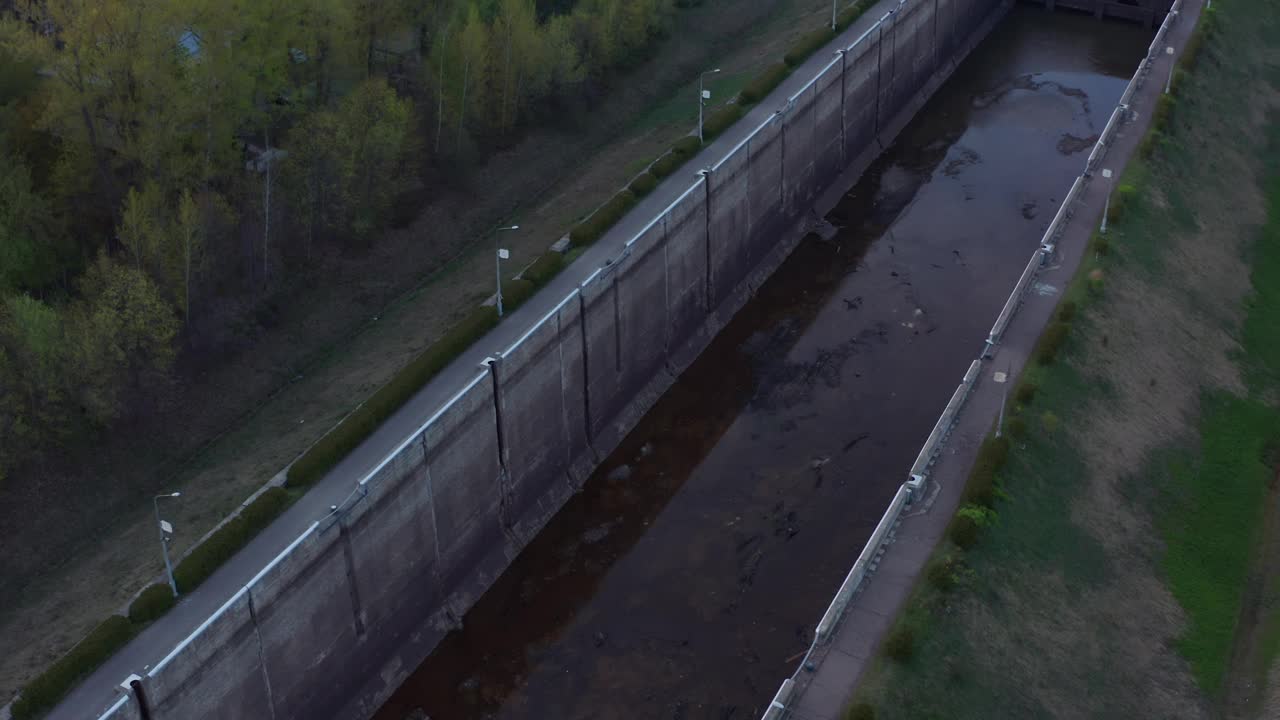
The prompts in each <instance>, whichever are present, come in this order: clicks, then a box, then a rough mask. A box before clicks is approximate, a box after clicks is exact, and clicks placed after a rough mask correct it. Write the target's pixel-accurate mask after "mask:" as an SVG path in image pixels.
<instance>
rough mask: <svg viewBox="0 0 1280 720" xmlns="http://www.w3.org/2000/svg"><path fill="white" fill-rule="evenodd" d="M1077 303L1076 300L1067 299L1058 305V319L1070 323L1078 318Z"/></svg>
mask: <svg viewBox="0 0 1280 720" xmlns="http://www.w3.org/2000/svg"><path fill="white" fill-rule="evenodd" d="M1076 310H1077V308H1076V303H1075V301H1074V300H1067V301H1065V302H1063V303H1062V304H1061V305H1059V306H1058V319H1059V320H1061V321H1062V322H1066V323H1069V322H1071V321H1072V320H1075V319H1076Z"/></svg>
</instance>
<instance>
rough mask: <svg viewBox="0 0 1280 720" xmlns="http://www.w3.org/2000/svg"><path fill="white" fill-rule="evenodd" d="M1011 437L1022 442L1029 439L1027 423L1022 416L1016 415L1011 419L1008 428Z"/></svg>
mask: <svg viewBox="0 0 1280 720" xmlns="http://www.w3.org/2000/svg"><path fill="white" fill-rule="evenodd" d="M1006 429H1007V430H1008V433H1009V437H1011V438H1013V439H1014V440H1022V439H1024V438H1026V437H1027V421H1026V420H1025V419H1023V417H1022V416H1021V415H1014V416H1013V417H1011V418H1009V423H1008V427H1007V428H1006Z"/></svg>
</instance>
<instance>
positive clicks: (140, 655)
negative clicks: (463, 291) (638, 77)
mask: <svg viewBox="0 0 1280 720" xmlns="http://www.w3.org/2000/svg"><path fill="white" fill-rule="evenodd" d="M896 5H897V0H881V1H880V2H879V3H878V4H877V5H876V7H874V8H872V9H871V10H870V11H868V12H867V13H866V14H865V15H863V17H862V18H860V19H859V20H858V22H856V23H854V24H853V26H852V27H850V28H849V29H847V30H845V31H844V32H843V33H841V35H840V37H838V38H837V39H836V40H834V41H832V42H831V43H830V44H829V45H828V46H827V48H825V49H823V50H820V51H818V52H817V53H814V55H813V57H811V58H809V60H808V62H806V63H805V64H804V65H803V66H801V67H800V68H798V69H797V70H796V71H795V72H793V73H792V74H791V76H790V77H789V78H787V80H786V81H784V82H783V83H782V84H781V85H780V86H779V87H778V88H777V89H775V90H774V91H773V92H772V93H770V94H769V96H768V97H767V98H766V99H765V100H764V101H763V102H761V103H759V104H758V105H756V106H755V107H754V108H752V109H751V110H750V111H748V112H747V114H746V116H745V117H744V118H743V119H741V120H739V121H738V122H737V123H736V124H735V125H734V126H733V127H732V128H730V129H729V130H728V131H726V132H725V133H724V134H723V135H721V136H720V137H719V138H717V139H716V140H715V141H714V142H711V143H710V144H708V145H707V147H706V148H704V149H703V151H702V152H701V153H699V154H698V156H697V157H695V158H694V159H693V160H691V161H690V162H689V163H688V164H686V165H685V166H684V167H683V168H682V169H680V170H679V171H677V172H676V173H675V174H674V175H673V176H671V177H669V178H667V179H666V180H664V181H663V182H662V183H661V184H659V185H658V187H657V188H656V189H655V190H654V191H653V192H652V193H650V194H649V195H648V196H647V197H646V198H645V199H644V200H642V201H641V202H640V203H639V204H638V205H637V206H636V207H635V208H634V209H632V211H631V212H629V213H627V215H626V216H625V217H624V218H623V219H622V220H621V221H620V222H619V223H618V224H617V225H615V226H614V227H613V229H612V230H610V231H609V232H608V233H606V234H605V236H604V237H602V238H601V239H600V240H599V241H597V242H596V243H595V244H594V245H592V246H591V247H590V248H588V249H587V251H586V252H585V253H583V255H582V256H581V257H580V258H578V259H577V260H576V261H575V262H574V263H573V265H571V266H569V267H568V268H567V269H565V270H564V272H562V273H560V274H559V275H558V276H556V277H555V278H554V279H553V280H552V281H551V283H550V284H549V285H548V286H547V287H545V288H543V289H542V290H541V291H539V292H538V293H537V294H536V295H534V297H532V298H530V299H529V300H528V301H527V302H526V303H525V304H524V305H522V306H521V307H520V308H519V309H517V310H516V311H515V312H512V313H510V314H509V315H508V316H507V318H506V319H505V320H504V321H503V322H502V323H501V324H500V325H499V326H498V327H497V328H495V329H494V330H493V331H492V332H490V333H489V334H488V335H486V336H485V337H484V338H482V339H481V340H480V341H478V342H477V343H476V344H475V345H474V346H472V347H471V348H470V349H468V350H467V351H466V352H464V353H463V354H462V355H461V356H460V357H458V359H457V360H455V361H454V362H453V363H451V364H450V365H449V366H448V367H447V368H445V369H444V370H443V371H442V372H441V373H440V374H439V375H437V376H436V377H435V378H434V379H433V380H432V381H431V382H430V383H428V384H427V386H426V387H424V388H423V389H422V390H421V391H419V392H418V394H417V395H415V396H414V397H413V398H412V399H411V400H410V401H409V402H408V403H406V404H405V406H404V407H402V408H401V409H400V410H399V411H398V412H397V413H395V414H394V415H393V416H392V417H391V418H390V419H388V420H387V422H386V423H384V424H383V425H382V427H380V428H379V429H378V430H377V432H375V433H374V434H373V435H372V436H371V437H370V438H369V439H367V440H366V441H365V442H364V443H363V444H361V445H360V447H358V448H356V450H355V451H354V452H352V453H351V455H349V456H348V457H347V458H346V459H345V460H343V461H342V462H341V463H340V464H339V465H338V466H337V467H335V468H334V469H333V470H332V471H331V472H329V474H328V475H326V476H325V477H324V478H322V479H321V480H320V481H319V482H317V483H316V485H315V486H314V487H313V488H312V489H311V490H310V491H309V492H308V493H307V494H306V495H305V496H304V497H303V498H301V499H300V500H299V501H298V502H297V503H296V504H294V505H293V506H292V507H290V508H289V509H288V510H287V511H286V512H285V513H284V514H283V515H281V516H280V517H279V518H278V519H277V520H276V521H275V522H274V523H272V525H271V526H270V527H268V528H266V529H265V530H263V531H262V532H261V533H260V534H259V535H258V536H257V537H256V538H254V540H253V541H252V542H250V543H249V544H248V545H247V546H246V547H245V548H244V549H242V550H241V551H240V552H239V553H238V554H236V556H235V557H233V558H232V559H231V560H230V561H228V562H227V563H226V564H225V565H223V566H222V567H221V568H220V569H219V570H218V571H217V572H215V573H214V574H213V575H212V576H211V577H210V578H209V579H208V580H206V581H205V582H204V584H202V585H201V586H200V587H199V588H197V589H196V590H195V591H194V592H192V593H190V594H188V595H186V596H185V597H183V598H182V600H181V602H179V604H178V606H177V607H175V608H174V609H173V610H172V611H170V612H169V613H168V614H167V615H165V616H164V617H163V618H161V619H160V620H158V621H157V622H155V623H154V624H153V625H151V626H150V627H148V628H147V629H146V630H144V631H143V632H142V633H141V634H139V635H138V636H137V637H136V638H134V639H133V641H132V642H130V643H129V644H128V645H126V646H125V647H124V648H123V649H122V650H121V651H120V652H118V653H117V654H116V655H115V656H113V657H112V658H111V659H110V660H108V661H107V662H106V663H104V664H103V665H102V667H100V668H99V669H98V670H97V671H96V672H94V673H93V674H92V675H90V676H89V677H88V678H87V679H86V680H85V681H84V683H82V684H81V685H80V686H79V687H77V688H76V689H75V690H73V691H72V692H71V693H70V694H69V695H68V696H67V697H66V698H65V699H64V700H63V701H62V703H60V704H59V705H58V706H57V707H56V708H55V709H54V710H53V711H52V712H51V713H50V714H49V715H48V718H49V720H96V718H97V717H98V715H99V714H100V713H101V712H102V710H104V709H105V708H106V707H107V706H108V705H110V703H111V702H112V701H113V700H114V698H115V697H116V691H117V685H118V684H119V683H120V682H121V681H122V680H124V678H126V677H128V676H129V675H130V674H131V673H139V674H142V671H143V669H144V668H146V667H148V666H149V665H150V664H151V663H155V662H157V661H159V660H160V659H161V658H162V657H164V656H165V655H166V654H167V653H168V652H169V650H170V649H172V648H173V647H174V646H175V645H177V644H178V643H179V642H180V641H182V640H183V639H184V638H186V637H187V636H188V635H190V634H191V633H192V632H193V631H194V630H195V629H196V628H197V627H198V626H199V625H200V623H202V622H204V620H205V619H206V618H208V617H209V616H210V615H212V614H213V613H214V612H215V611H216V610H217V609H218V608H219V607H221V606H222V605H223V604H224V603H225V602H226V601H227V600H228V599H229V598H230V597H231V596H232V595H233V594H235V593H236V592H237V591H238V590H239V589H240V588H241V587H243V586H244V585H245V584H246V583H248V582H249V580H250V579H252V578H253V576H254V575H256V574H257V573H258V571H259V570H261V569H262V567H263V566H265V565H266V564H267V563H268V562H270V561H271V560H272V559H273V558H275V557H276V555H278V554H279V553H280V552H281V551H283V550H284V549H285V547H286V546H288V545H289V543H291V542H292V541H293V540H294V539H295V538H297V537H298V535H300V534H301V533H302V532H303V531H304V530H306V529H307V527H308V526H310V524H311V523H312V522H314V521H316V520H318V519H320V518H322V517H323V516H324V515H325V514H326V513H327V512H328V511H329V507H330V506H331V505H337V504H339V503H341V502H342V501H343V499H344V498H346V497H347V496H348V495H349V494H350V493H351V491H352V490H353V489H354V488H355V485H356V483H357V482H358V481H359V480H360V479H361V478H362V477H364V476H365V474H366V473H368V472H369V471H370V470H371V469H372V468H373V467H374V466H376V465H377V464H378V463H379V462H381V461H382V459H383V458H384V457H386V456H387V455H388V454H389V453H390V452H391V451H392V450H393V449H394V448H395V447H396V446H397V445H398V444H399V443H400V442H401V441H402V440H404V438H405V437H408V436H409V435H410V434H412V433H413V432H415V431H417V430H418V428H420V427H421V426H422V424H423V423H424V422H425V421H426V419H427V418H429V417H430V416H431V415H432V414H433V413H434V412H435V411H436V410H437V409H438V408H440V407H441V406H443V405H444V404H445V402H447V401H448V399H449V398H450V397H452V396H453V395H454V394H455V393H456V392H457V390H458V389H459V388H461V387H462V385H463V384H464V383H465V382H466V381H468V380H470V379H471V378H472V377H473V376H474V375H475V374H476V372H477V368H478V367H479V366H480V363H481V361H483V360H484V359H485V358H486V357H487V356H489V355H490V354H491V353H492V352H494V351H496V350H499V349H501V348H506V347H508V346H510V345H511V343H513V342H514V341H515V340H516V339H518V338H519V337H520V336H521V335H523V334H524V332H525V331H526V330H527V329H528V328H530V327H531V326H533V324H534V323H536V322H537V321H538V320H539V319H541V318H542V317H543V316H544V315H546V313H547V312H549V311H550V310H551V309H552V308H553V307H555V306H556V305H557V304H558V303H559V302H560V301H561V300H563V299H564V297H565V296H566V295H567V294H568V293H569V292H571V291H572V290H573V289H574V288H575V287H577V285H578V283H579V282H581V280H582V279H584V278H585V277H587V275H589V274H590V273H591V272H592V271H594V270H595V269H597V268H599V267H601V266H603V265H604V264H605V261H606V260H611V259H613V258H616V257H617V256H618V255H619V254H621V251H622V248H623V245H624V244H625V243H626V242H627V241H628V240H630V239H631V238H632V237H633V236H634V235H635V234H636V233H637V232H638V231H640V230H641V229H642V228H644V226H645V225H646V224H647V223H648V222H649V220H650V219H652V218H653V217H655V216H656V215H658V214H660V213H661V212H662V211H663V210H664V209H665V208H666V207H667V206H668V205H670V204H671V203H672V202H674V201H675V200H676V198H678V197H679V196H680V195H681V194H682V193H684V192H685V191H686V190H688V189H689V186H690V185H691V184H692V183H693V182H694V180H695V174H696V171H697V169H698V168H701V167H707V166H710V165H713V164H714V163H715V161H716V160H719V159H720V158H721V157H723V156H724V155H725V154H726V153H728V152H729V151H730V150H732V149H733V148H734V147H735V146H737V144H738V143H739V142H740V141H742V140H743V139H744V138H745V137H746V136H747V134H748V133H749V132H751V130H753V129H754V128H756V127H757V126H758V125H760V124H761V123H762V122H764V120H765V119H766V118H767V117H768V116H769V115H771V114H773V112H774V110H776V109H778V108H780V107H782V106H783V105H784V104H785V103H786V99H787V98H788V97H789V96H790V95H792V94H793V93H795V92H796V91H797V90H799V89H800V88H801V87H802V86H804V85H805V84H806V83H808V82H809V81H810V80H811V79H812V78H813V77H814V76H815V75H817V74H818V71H819V70H821V69H822V68H823V66H825V65H826V64H827V63H828V62H829V61H830V59H831V57H832V53H833V52H834V50H835V48H837V47H846V46H848V45H849V44H851V43H852V42H853V41H854V40H856V39H857V38H858V36H859V35H861V34H862V33H863V32H864V31H865V30H866V29H867V28H868V27H870V26H871V25H872V24H874V22H875V20H876V19H878V18H879V17H880V16H881V15H883V14H884V13H885V12H886V11H887V10H888V9H889V8H890V7H893V6H896ZM4 715H5V713H4V712H3V711H2V710H0V717H3V716H4Z"/></svg>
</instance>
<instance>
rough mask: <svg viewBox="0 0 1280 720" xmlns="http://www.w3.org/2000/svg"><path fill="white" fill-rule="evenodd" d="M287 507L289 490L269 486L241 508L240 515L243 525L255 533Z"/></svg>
mask: <svg viewBox="0 0 1280 720" xmlns="http://www.w3.org/2000/svg"><path fill="white" fill-rule="evenodd" d="M287 507H289V491H287V490H285V489H284V488H282V487H270V488H267V489H266V490H264V491H263V493H262V494H261V495H259V496H258V497H256V498H254V500H253V502H251V503H249V505H248V506H247V507H245V509H244V510H241V511H240V517H242V518H244V522H245V526H246V527H247V528H248V530H249V532H250V533H257V532H258V531H259V530H261V529H262V528H264V527H266V526H268V525H270V524H271V521H272V520H275V519H276V518H278V517H280V513H282V512H284V509H285V508H287Z"/></svg>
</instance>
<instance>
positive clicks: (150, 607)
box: [129, 583, 177, 625]
mask: <svg viewBox="0 0 1280 720" xmlns="http://www.w3.org/2000/svg"><path fill="white" fill-rule="evenodd" d="M176 601H177V599H176V598H174V597H173V589H172V588H170V587H169V585H168V584H167V583H154V584H152V585H148V586H147V588H146V589H145V590H143V591H142V592H141V593H139V594H138V597H136V598H134V600H133V602H132V603H129V622H131V623H133V624H134V625H146V624H147V623H149V622H151V621H152V620H155V619H156V618H158V617H160V616H161V615H164V614H165V613H167V612H169V608H171V607H173V604H174V603H175V602H176Z"/></svg>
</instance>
